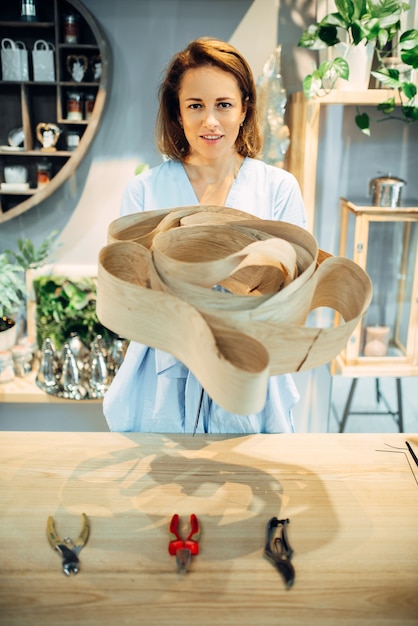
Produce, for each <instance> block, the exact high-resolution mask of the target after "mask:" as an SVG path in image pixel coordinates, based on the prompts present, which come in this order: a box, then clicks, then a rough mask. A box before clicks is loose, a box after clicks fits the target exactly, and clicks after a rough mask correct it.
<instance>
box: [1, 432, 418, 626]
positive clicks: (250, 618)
mask: <svg viewBox="0 0 418 626" xmlns="http://www.w3.org/2000/svg"><path fill="white" fill-rule="evenodd" d="M406 439H407V440H408V441H410V442H411V443H412V444H413V446H414V447H415V450H416V451H418V434H417V435H398V434H367V435H364V434H359V435H355V434H323V435H322V434H306V435H305V434H300V435H299V434H296V435H252V436H235V437H221V436H211V435H202V436H196V437H194V438H192V437H191V436H180V435H153V434H139V433H135V434H132V433H121V434H119V433H39V432H35V433H33V432H30V433H25V432H19V433H16V432H2V433H0V477H1V478H0V480H1V489H0V562H1V568H0V624H2V625H7V626H13V625H19V626H22V625H25V624H31V625H32V624H40V625H42V626H57V625H58V624H59V625H60V626H61V625H62V626H65V625H70V624H77V625H79V626H88V625H96V624H99V625H100V626H106V625H109V626H110V625H111V626H115V625H116V626H119V625H125V624H140V625H141V626H147V625H158V626H160V625H168V624H169V625H173V624H179V625H180V624H181V625H182V626H185V625H187V624H193V625H196V624H197V625H198V626H201V625H205V624H208V625H209V624H210V625H211V626H213V624H228V625H232V624H233V625H240V626H241V625H251V626H254V625H261V626H268V625H270V624H271V625H274V626H277V624H283V625H284V626H293V625H303V626H305V625H306V624H309V625H310V626H312V625H314V626H315V625H321V626H335V625H336V624H338V626H341V625H343V626H344V625H347V626H352V625H355V626H363V625H364V626H366V625H367V626H370V625H376V626H382V625H384V626H390V625H393V626H400V625H408V626H409V625H410V626H412V625H416V624H417V623H418V467H417V466H416V465H415V464H414V462H413V460H412V458H411V456H410V454H409V453H408V452H407V450H406V446H405V440H406ZM397 448H399V449H397ZM83 512H84V513H86V514H87V515H88V517H89V519H90V522H91V535H90V539H89V541H88V544H87V546H86V547H85V548H84V550H82V552H81V554H80V561H81V569H80V572H79V573H78V574H77V575H76V576H71V577H67V576H65V575H64V574H63V573H62V570H61V558H60V556H59V554H58V553H57V552H56V551H54V550H52V548H51V547H50V546H49V544H48V542H47V538H46V530H45V529H46V521H47V518H48V516H49V515H53V516H54V518H55V522H56V527H57V530H58V533H59V534H61V536H63V537H65V536H70V537H72V538H73V539H75V538H76V537H77V535H78V534H79V532H80V530H81V517H80V516H81V513H83ZM174 513H178V514H179V515H180V516H181V519H182V520H183V521H188V519H189V516H190V514H191V513H195V514H196V515H197V516H198V518H199V520H200V523H201V528H202V535H201V541H200V547H201V552H200V554H199V555H198V556H196V557H193V562H192V566H191V569H190V571H189V572H188V573H187V574H185V575H181V574H178V573H177V571H176V565H175V558H174V557H172V556H170V555H169V554H168V550H167V546H168V541H169V536H168V524H169V521H170V519H171V516H172V515H173V514H174ZM273 516H277V517H280V518H284V517H289V519H290V525H289V527H288V535H289V541H290V543H291V545H292V547H293V549H294V556H293V560H292V562H293V564H294V567H295V571H296V580H295V583H294V586H293V587H292V588H290V589H287V588H286V587H285V585H284V583H283V580H282V578H281V577H280V575H279V574H278V572H277V571H276V570H275V569H274V568H273V566H272V565H271V563H270V562H269V561H268V560H266V559H265V558H263V548H264V543H265V527H266V524H267V522H268V520H269V519H270V518H271V517H273Z"/></svg>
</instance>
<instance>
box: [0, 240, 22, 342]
mask: <svg viewBox="0 0 418 626" xmlns="http://www.w3.org/2000/svg"><path fill="white" fill-rule="evenodd" d="M25 292H26V286H25V283H24V280H23V276H22V270H21V268H20V267H19V266H18V265H17V264H15V263H12V262H11V261H10V259H9V257H8V255H7V254H6V253H4V252H3V253H2V254H0V350H9V349H10V348H11V347H12V346H13V345H14V344H15V343H16V320H15V316H16V314H17V312H18V311H19V308H20V306H21V303H22V301H23V300H24V297H25V296H24V294H25Z"/></svg>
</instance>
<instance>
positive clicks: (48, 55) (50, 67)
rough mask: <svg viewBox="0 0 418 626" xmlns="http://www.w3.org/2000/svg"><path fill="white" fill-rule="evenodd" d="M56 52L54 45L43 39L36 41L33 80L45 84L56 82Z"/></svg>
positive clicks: (33, 57) (33, 51)
mask: <svg viewBox="0 0 418 626" xmlns="http://www.w3.org/2000/svg"><path fill="white" fill-rule="evenodd" d="M54 51H55V47H54V46H53V44H52V43H48V42H47V41H44V40H43V39H38V41H35V43H34V45H33V50H32V60H33V80H35V81H45V82H53V81H54V80H55V67H54Z"/></svg>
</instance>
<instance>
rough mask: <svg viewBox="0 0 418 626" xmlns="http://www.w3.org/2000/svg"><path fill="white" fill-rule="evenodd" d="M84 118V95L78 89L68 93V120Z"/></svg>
mask: <svg viewBox="0 0 418 626" xmlns="http://www.w3.org/2000/svg"><path fill="white" fill-rule="evenodd" d="M82 119H83V95H82V94H81V93H80V92H77V91H71V92H68V93H67V120H82Z"/></svg>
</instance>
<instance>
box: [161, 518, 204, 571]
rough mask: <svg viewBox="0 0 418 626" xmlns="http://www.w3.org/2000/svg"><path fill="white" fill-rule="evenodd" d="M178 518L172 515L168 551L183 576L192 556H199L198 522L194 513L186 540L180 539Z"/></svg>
mask: <svg viewBox="0 0 418 626" xmlns="http://www.w3.org/2000/svg"><path fill="white" fill-rule="evenodd" d="M179 522H180V517H179V516H178V515H177V513H176V514H175V515H173V517H172V518H171V522H170V537H172V539H171V541H170V543H169V544H168V551H169V553H170V554H171V555H172V556H175V557H176V562H177V567H178V570H179V572H180V573H182V574H184V573H185V572H186V571H187V569H188V567H189V565H190V562H191V558H192V556H194V555H196V554H199V535H200V527H199V521H198V519H197V517H196V515H195V514H194V513H192V515H191V516H190V527H191V529H190V532H189V534H188V536H187V539H182V538H181V537H180V534H179Z"/></svg>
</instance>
